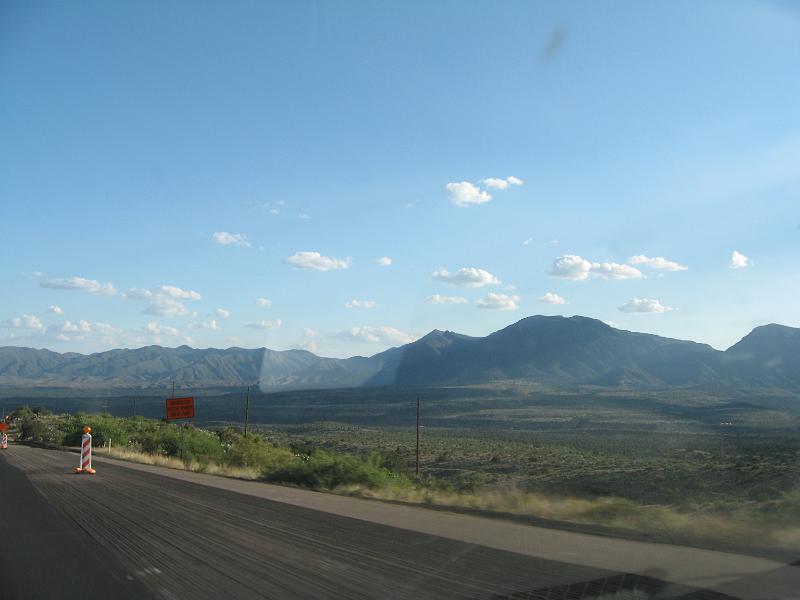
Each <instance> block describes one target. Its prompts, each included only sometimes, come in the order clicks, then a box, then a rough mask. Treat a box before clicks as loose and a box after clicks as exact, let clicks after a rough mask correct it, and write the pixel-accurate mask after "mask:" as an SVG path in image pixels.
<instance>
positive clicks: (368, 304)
mask: <svg viewBox="0 0 800 600" xmlns="http://www.w3.org/2000/svg"><path fill="white" fill-rule="evenodd" d="M344 305H345V307H347V308H375V307H376V306H377V304H376V303H375V301H374V300H350V301H348V302H345V304H344Z"/></svg>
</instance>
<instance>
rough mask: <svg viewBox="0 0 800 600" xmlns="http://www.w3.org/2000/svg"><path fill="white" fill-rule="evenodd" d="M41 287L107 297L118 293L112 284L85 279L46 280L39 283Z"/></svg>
mask: <svg viewBox="0 0 800 600" xmlns="http://www.w3.org/2000/svg"><path fill="white" fill-rule="evenodd" d="M39 285H40V286H42V287H44V288H50V289H53V290H78V291H82V292H88V293H89V294H104V295H106V296H113V295H114V294H116V293H117V290H116V288H114V285H113V284H111V283H100V282H99V281H96V280H94V279H85V278H83V277H65V278H55V279H44V280H42V281H40V282H39Z"/></svg>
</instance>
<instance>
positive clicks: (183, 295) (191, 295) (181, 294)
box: [156, 285, 203, 300]
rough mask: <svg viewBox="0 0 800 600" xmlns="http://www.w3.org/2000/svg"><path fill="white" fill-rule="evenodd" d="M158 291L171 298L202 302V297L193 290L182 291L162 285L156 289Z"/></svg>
mask: <svg viewBox="0 0 800 600" xmlns="http://www.w3.org/2000/svg"><path fill="white" fill-rule="evenodd" d="M159 291H160V292H161V293H163V294H166V295H167V296H170V297H172V298H180V299H181V300H202V299H203V297H202V296H201V295H200V294H198V293H197V292H195V291H194V290H182V289H181V288H179V287H175V286H174V285H162V286H160V287H159V288H158V291H157V292H156V293H159Z"/></svg>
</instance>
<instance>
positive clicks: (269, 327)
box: [245, 319, 283, 331]
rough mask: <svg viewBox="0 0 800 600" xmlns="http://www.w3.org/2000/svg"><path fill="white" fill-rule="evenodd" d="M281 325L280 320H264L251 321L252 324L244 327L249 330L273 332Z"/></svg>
mask: <svg viewBox="0 0 800 600" xmlns="http://www.w3.org/2000/svg"><path fill="white" fill-rule="evenodd" d="M281 325H283V321H281V320H280V319H270V320H265V319H262V320H260V321H253V322H252V323H247V324H245V327H249V328H250V329H261V330H263V331H273V330H275V329H278V328H279V327H280V326H281Z"/></svg>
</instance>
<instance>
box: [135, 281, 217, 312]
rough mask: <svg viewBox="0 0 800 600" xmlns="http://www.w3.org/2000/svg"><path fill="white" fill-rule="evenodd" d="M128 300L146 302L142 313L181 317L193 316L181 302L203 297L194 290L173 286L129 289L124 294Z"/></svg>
mask: <svg viewBox="0 0 800 600" xmlns="http://www.w3.org/2000/svg"><path fill="white" fill-rule="evenodd" d="M124 296H125V298H126V299H128V300H142V301H145V302H147V306H146V307H145V309H144V311H143V313H144V314H146V315H153V316H157V317H181V316H186V315H191V314H193V313H192V312H191V311H190V310H189V309H187V308H186V305H185V304H184V303H183V302H181V300H189V301H197V300H202V299H203V297H202V296H201V295H200V294H199V293H198V292H195V291H194V290H184V289H181V288H179V287H176V286H174V285H162V286H159V287H156V288H131V289H129V290H128V291H126V292H125V294H124Z"/></svg>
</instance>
